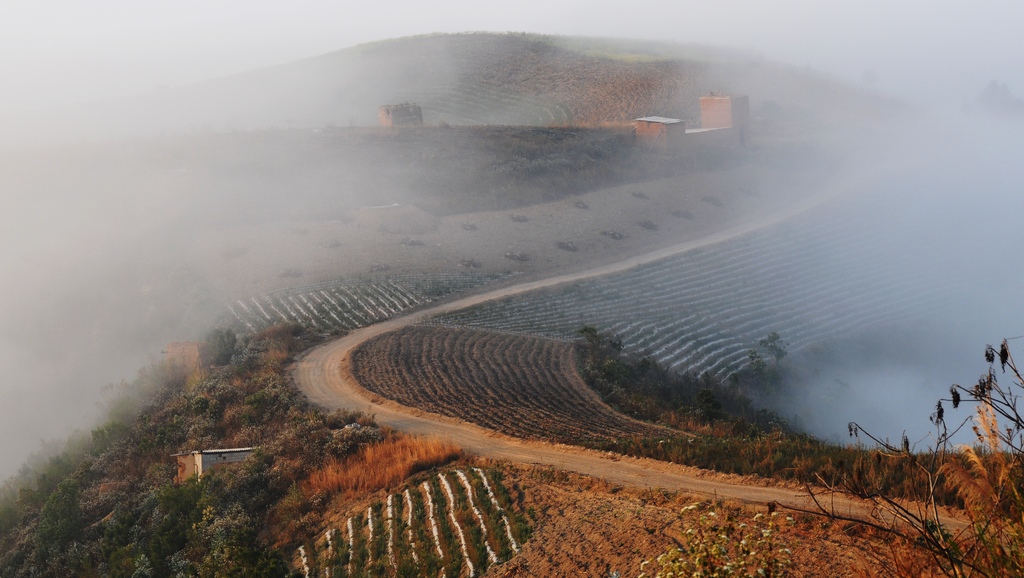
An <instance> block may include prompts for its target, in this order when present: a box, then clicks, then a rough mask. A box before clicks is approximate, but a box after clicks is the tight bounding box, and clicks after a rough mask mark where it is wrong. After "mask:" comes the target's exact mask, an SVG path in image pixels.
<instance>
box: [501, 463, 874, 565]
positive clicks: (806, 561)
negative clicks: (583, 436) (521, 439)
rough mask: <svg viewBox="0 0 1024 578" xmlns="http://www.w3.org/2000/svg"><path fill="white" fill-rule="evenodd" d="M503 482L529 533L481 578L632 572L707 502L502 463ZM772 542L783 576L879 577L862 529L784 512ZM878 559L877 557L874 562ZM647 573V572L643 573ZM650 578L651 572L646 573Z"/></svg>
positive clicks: (752, 512) (754, 509)
mask: <svg viewBox="0 0 1024 578" xmlns="http://www.w3.org/2000/svg"><path fill="white" fill-rule="evenodd" d="M504 470H505V472H506V475H505V483H506V485H508V486H509V487H511V488H514V491H516V492H518V493H519V494H521V495H522V500H523V504H524V506H525V507H526V508H527V509H530V508H532V509H533V511H534V512H535V519H534V521H533V523H534V533H533V536H532V537H531V539H530V540H529V541H528V542H526V543H525V544H524V545H523V550H522V552H521V553H520V554H518V555H517V556H516V557H514V558H513V559H512V560H510V561H509V562H507V563H505V564H502V565H500V566H495V567H493V568H491V569H490V570H489V571H488V573H487V574H486V576H489V577H491V576H493V577H502V578H511V577H514V576H593V577H595V578H597V577H600V578H605V577H607V576H608V575H609V572H611V571H618V572H619V573H620V574H621V575H622V576H637V575H639V574H640V572H641V570H640V564H641V563H643V561H644V560H653V559H655V558H657V556H659V555H660V554H663V553H664V552H665V551H666V550H667V549H668V548H669V547H672V546H675V545H678V544H679V540H680V538H681V535H682V533H683V532H684V531H685V530H686V528H689V527H692V526H693V525H694V524H696V523H697V518H698V517H699V510H697V511H688V512H683V508H684V507H686V506H688V505H691V504H694V503H698V502H700V503H703V504H710V503H712V502H714V501H715V500H709V499H708V498H707V497H697V496H693V495H689V494H686V493H676V492H665V491H652V490H650V489H643V488H630V487H628V486H626V487H624V486H619V485H615V484H610V483H608V482H606V481H604V480H601V479H598V478H592V477H589V476H581V475H577V474H572V473H567V472H562V471H557V470H551V469H548V468H539V467H528V466H513V465H506V466H505V467H504ZM718 504H719V505H717V507H716V511H717V512H718V514H719V515H725V514H726V513H728V512H731V513H733V514H735V515H737V516H738V517H739V518H742V519H743V520H745V521H747V522H748V523H753V518H754V516H756V515H757V514H758V513H760V514H765V515H767V513H768V512H767V509H766V508H765V507H764V506H751V505H743V504H739V503H735V502H721V501H719V502H718ZM775 522H776V525H777V538H778V543H779V544H780V545H783V546H785V547H788V548H789V549H790V550H791V551H792V559H793V567H792V568H791V573H790V574H789V575H790V576H793V577H795V578H802V577H821V576H828V577H834V578H839V577H853V576H876V575H881V569H880V568H879V566H878V565H877V564H876V563H875V562H876V561H881V560H884V556H885V555H886V554H887V553H888V548H887V546H886V544H885V542H884V540H883V539H882V537H880V536H877V535H874V534H871V533H868V532H866V531H864V530H862V529H857V528H852V527H850V526H847V525H844V524H841V523H836V522H829V521H827V520H824V519H822V518H818V517H814V516H806V515H795V516H792V521H789V520H787V515H786V514H785V512H780V514H779V515H778V516H776V518H775ZM879 556H881V557H882V558H879ZM646 570H648V572H649V573H651V572H650V571H651V568H650V567H648V568H646ZM652 574H653V573H652Z"/></svg>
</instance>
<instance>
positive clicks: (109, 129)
mask: <svg viewBox="0 0 1024 578" xmlns="http://www.w3.org/2000/svg"><path fill="white" fill-rule="evenodd" d="M709 91H719V92H723V91H724V92H728V91H734V92H746V93H749V94H751V95H752V96H753V101H752V106H753V107H754V108H755V110H760V107H761V106H762V105H763V104H765V103H767V104H768V107H767V108H766V109H765V110H766V111H767V112H768V113H770V114H772V115H780V114H781V115H784V116H787V115H788V116H789V117H803V118H806V117H814V116H819V117H820V116H828V117H834V116H836V115H837V114H838V115H841V116H849V115H852V116H854V117H863V116H865V115H868V116H875V115H877V114H880V113H881V112H882V111H883V110H885V109H886V108H887V107H891V106H892V105H891V103H888V102H885V101H884V100H883V99H880V98H878V97H874V96H870V95H866V94H863V93H860V92H859V91H856V90H854V89H851V88H849V87H846V86H843V85H840V84H839V83H836V82H833V81H831V80H829V79H827V78H823V77H821V76H820V75H817V74H815V73H813V72H811V71H807V70H798V69H795V68H792V67H788V66H783V65H779V64H775V63H771V62H767V61H763V60H761V59H759V58H756V57H752V56H749V55H740V54H736V53H731V52H726V51H715V50H710V49H702V50H698V49H695V48H694V47H688V46H683V45H675V44H667V43H661V44H659V43H639V42H628V41H617V40H597V39H577V38H564V37H548V36H539V35H527V34H491V33H476V34H445V35H429V36H415V37H408V38H400V39H393V40H385V41H379V42H374V43H370V44H363V45H358V46H354V47H351V48H346V49H343V50H339V51H337V52H332V53H328V54H324V55H322V56H318V57H315V58H309V59H305V60H300V61H297V62H293V63H289V64H284V65H279V66H274V67H269V68H264V69H258V70H253V71H249V72H245V73H241V74H237V75H233V76H228V77H224V78H219V79H213V80H210V81H206V82H201V83H197V84H194V85H189V86H185V87H180V88H173V89H172V88H161V89H156V90H154V91H152V92H149V93H144V94H140V95H135V96H131V97H127V98H123V99H117V100H111V101H105V102H101V103H93V104H88V105H82V106H77V107H70V108H67V109H64V110H59V111H46V112H45V113H42V114H40V115H38V116H37V117H35V118H33V117H31V116H25V117H19V118H10V119H4V120H5V124H7V125H8V126H9V127H11V130H10V131H5V132H7V137H8V138H7V139H5V141H6V142H0V145H8V146H9V145H10V144H11V143H12V142H17V141H13V140H11V139H20V141H21V142H33V141H35V142H46V141H51V140H66V139H68V138H74V139H79V138H83V137H89V138H96V137H111V136H129V135H151V134H163V133H182V132H186V133H194V132H210V131H231V130H254V129H263V128H269V127H278V128H282V127H323V126H326V125H336V126H367V125H375V124H376V122H377V118H376V114H377V107H378V106H379V105H381V104H386V103H395V102H403V101H410V102H416V103H418V104H420V105H421V106H422V108H423V114H424V120H425V122H427V123H428V124H431V123H432V124H436V123H439V122H446V123H449V124H469V125H473V124H505V125H536V126H549V125H566V124H575V125H597V124H603V123H620V122H626V121H630V120H632V119H634V118H637V117H639V116H643V115H649V114H660V115H667V116H678V117H681V118H688V119H692V120H697V118H698V116H699V115H698V114H697V113H698V111H697V108H696V106H697V97H698V96H700V95H701V94H704V93H707V92H709Z"/></svg>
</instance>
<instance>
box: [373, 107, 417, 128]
mask: <svg viewBox="0 0 1024 578" xmlns="http://www.w3.org/2000/svg"><path fill="white" fill-rule="evenodd" d="M377 119H378V120H379V121H380V125H381V126H423V109H421V108H420V107H419V106H418V105H415V104H385V105H384V106H382V107H380V108H378V109H377Z"/></svg>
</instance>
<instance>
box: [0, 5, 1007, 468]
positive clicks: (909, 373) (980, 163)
mask: <svg viewBox="0 0 1024 578" xmlns="http://www.w3.org/2000/svg"><path fill="white" fill-rule="evenodd" d="M367 6H368V7H365V8H355V7H354V5H353V4H352V3H338V2H326V1H313V0H300V1H297V2H290V3H279V2H268V1H263V0H261V1H258V2H252V1H247V2H241V1H236V0H231V1H226V2H216V3H208V2H197V1H195V0H185V1H179V2H164V1H160V2H144V3H140V2H128V1H124V0H97V1H95V2H90V3H81V2H72V1H70V0H63V1H59V0H44V1H40V2H22V1H20V0H16V1H13V2H4V3H2V4H0V78H2V79H3V81H2V83H3V84H2V86H3V90H0V123H3V124H2V125H0V126H2V127H4V128H0V133H3V134H0V144H2V145H3V147H2V148H3V150H4V151H5V152H4V156H3V157H2V158H0V177H2V180H0V187H2V188H0V199H2V203H3V207H4V210H3V211H2V212H0V279H2V284H0V375H2V377H0V456H2V457H3V458H4V459H3V460H0V464H2V465H0V477H6V476H8V475H10V474H12V473H14V471H15V469H16V464H18V463H20V462H21V461H22V459H23V458H24V457H25V456H27V455H28V454H29V453H31V452H33V451H35V450H36V449H37V448H39V446H40V440H49V439H54V438H60V437H63V436H65V435H66V434H67V433H68V432H69V431H70V430H71V429H73V428H81V427H88V426H89V425H90V423H92V420H94V419H95V417H96V416H97V415H98V413H99V407H100V405H101V403H102V402H101V399H100V398H99V396H98V392H99V390H100V388H101V387H102V386H103V385H105V384H107V383H111V382H117V381H120V380H122V379H125V380H130V379H131V378H132V377H133V376H134V374H135V371H136V369H138V368H139V367H140V366H141V365H143V364H145V363H146V362H147V360H149V359H153V358H157V357H159V355H160V349H161V345H162V344H165V343H167V342H169V341H174V340H184V339H194V338H198V337H199V336H201V334H202V331H204V330H205V329H206V328H207V326H208V323H209V319H210V318H211V316H213V315H216V314H220V313H222V312H223V306H222V305H223V301H222V297H223V296H224V295H225V294H226V292H228V291H229V289H228V288H225V287H223V286H221V285H219V284H218V280H217V279H215V278H211V277H209V276H207V275H205V274H203V273H201V272H199V271H198V270H197V269H196V267H195V266H193V264H192V263H190V261H189V260H187V259H186V260H180V259H177V258H172V257H171V256H170V255H178V256H180V255H183V254H184V255H188V254H190V253H189V252H190V251H191V252H193V253H192V254H193V255H194V256H198V255H199V254H200V253H201V252H202V248H201V247H200V248H196V247H188V248H187V249H181V247H184V246H185V245H186V244H187V241H188V240H189V239H191V238H192V237H194V236H195V235H196V234H197V231H198V229H199V226H198V225H197V223H199V222H200V221H201V222H202V224H203V225H204V226H206V227H209V226H210V225H211V224H215V223H217V222H218V219H223V220H231V219H237V218H238V215H240V214H242V215H245V217H246V219H248V220H249V221H260V220H266V219H268V215H274V216H277V217H281V215H287V214H288V213H287V211H298V212H301V209H296V208H295V206H296V205H301V204H302V202H303V200H304V199H305V200H308V199H314V198H315V199H322V198H325V197H326V196H327V195H328V194H335V193H337V196H338V197H339V198H341V200H338V199H337V198H336V199H334V200H335V201H336V203H337V205H338V206H342V205H344V204H345V203H346V202H348V201H349V200H351V203H357V200H358V201H359V202H362V201H365V200H367V199H356V198H355V197H354V196H353V197H351V199H349V198H347V197H345V196H344V195H345V194H347V192H338V191H334V190H328V189H327V188H325V187H324V186H322V185H323V183H324V182H328V180H329V178H328V177H330V175H311V176H310V177H309V179H308V182H305V183H303V186H302V187H299V189H301V191H302V194H299V193H297V192H296V191H295V190H293V189H291V188H288V189H287V191H285V193H283V194H280V195H277V194H275V191H276V190H277V189H275V186H277V185H278V184H279V183H277V182H276V181H275V180H274V179H275V173H274V172H273V167H272V166H269V165H272V164H273V163H267V165H268V166H269V168H268V166H261V167H258V168H260V169H261V171H262V172H246V171H249V170H250V169H252V168H253V167H252V163H250V164H246V163H245V162H239V163H237V166H235V165H233V164H232V161H231V160H230V159H228V161H227V162H223V163H221V164H220V165H218V167H221V168H222V167H224V166H231V167H234V168H236V169H237V170H238V174H233V175H225V174H217V175H216V178H217V179H221V180H220V181H217V183H218V186H214V187H210V188H205V187H207V185H208V183H209V181H203V180H201V179H198V178H193V176H192V174H191V173H189V172H187V171H185V170H182V169H181V167H182V166H185V165H188V162H186V160H188V159H185V157H186V156H187V155H188V154H190V153H183V152H182V151H183V150H185V151H187V150H189V147H188V146H187V145H183V146H178V147H177V148H174V147H170V148H167V149H166V150H165V149H160V148H159V147H157V148H156V149H154V150H156V151H158V153H153V155H152V156H147V157H145V158H140V157H138V156H136V155H137V154H143V153H139V152H138V151H134V150H132V146H131V144H128V145H124V144H123V143H122V144H117V143H114V144H109V143H101V144H100V146H101V147H108V148H104V149H103V152H102V153H96V155H97V156H96V157H93V156H92V154H93V153H92V152H89V151H87V150H86V149H83V148H82V147H81V146H80V142H81V141H83V140H90V139H89V135H88V134H86V133H82V132H77V133H74V138H73V139H72V140H73V142H62V141H61V140H60V138H61V137H60V133H59V131H58V132H53V133H52V135H56V136H52V138H50V136H48V137H47V138H45V139H40V138H38V137H39V135H38V134H35V133H33V132H32V127H33V126H42V125H43V124H45V123H46V121H47V119H49V118H56V117H60V118H63V117H64V116H67V115H68V114H71V113H69V112H68V111H69V110H72V111H73V110H86V109H78V108H75V107H77V106H79V105H81V104H82V103H92V102H97V103H100V106H102V107H103V109H104V110H117V109H119V108H120V107H121V106H122V103H134V104H132V106H136V105H137V104H138V102H143V101H138V100H132V98H134V97H133V95H137V94H139V93H146V94H148V95H150V96H152V95H158V96H159V95H160V94H164V93H165V92H164V89H165V88H166V87H173V88H179V87H185V89H184V90H183V92H180V93H172V96H171V98H178V97H179V96H181V95H185V96H188V95H191V94H197V93H198V92H199V89H194V87H192V88H189V87H190V86H192V85H194V84H195V83H199V82H202V81H206V80H209V79H216V78H220V77H223V76H228V75H235V74H239V73H243V72H246V71H251V70H254V69H262V68H265V67H270V66H274V65H280V64H284V63H289V62H292V61H295V60H299V59H303V58H310V57H314V56H317V55H321V54H325V53H329V52H332V51H336V50H340V49H342V48H346V47H349V46H352V45H355V44H358V43H363V42H371V41H375V40H381V39H387V38H393V37H399V36H407V35H414V34H427V33H432V32H462V31H474V30H487V31H526V32H536V33H543V34H558V35H586V36H606V37H616V38H637V39H652V40H665V41H672V42H681V43H698V44H711V45H715V46H722V47H731V48H736V49H738V50H739V51H742V52H743V53H748V54H750V55H751V56H750V58H751V59H770V60H774V61H781V62H786V63H789V64H791V65H794V66H796V67H799V68H803V67H808V68H810V69H813V70H814V71H817V72H821V73H823V74H825V75H828V76H831V77H833V78H835V79H838V80H840V81H842V82H845V83H847V84H850V85H853V86H855V87H857V88H858V89H861V90H864V91H866V92H869V93H877V94H881V95H893V96H895V97H897V98H899V99H902V100H903V101H905V102H907V103H909V105H910V106H911V107H912V108H911V109H909V110H914V111H915V112H914V113H913V115H915V116H917V118H918V122H919V123H920V124H916V125H914V126H916V127H918V128H920V127H926V128H925V129H924V130H923V131H922V132H921V133H919V134H913V135H910V136H904V137H901V138H900V139H893V141H892V142H896V143H902V144H899V145H898V146H895V147H894V149H893V150H892V152H891V153H890V154H892V155H897V156H900V155H902V156H905V158H906V161H907V162H906V165H907V166H910V167H913V170H912V171H911V173H910V174H905V175H903V176H901V177H900V180H896V181H892V182H887V183H885V184H884V186H888V187H903V188H904V189H907V190H900V191H896V190H894V191H893V193H892V194H893V195H902V194H907V195H909V196H911V197H913V199H914V202H916V203H921V204H922V210H920V211H908V212H907V213H906V214H905V219H906V222H905V227H906V228H907V231H908V232H909V236H913V231H917V230H920V231H921V235H922V236H923V238H927V239H933V240H934V243H935V245H934V247H930V248H929V250H927V251H925V252H924V253H923V254H922V260H923V261H924V262H925V263H926V268H927V269H928V270H929V271H931V272H934V271H935V270H936V269H941V268H942V267H944V266H948V268H949V270H948V278H949V283H950V284H953V285H956V286H957V287H958V288H961V289H962V290H963V291H964V301H963V305H962V307H956V308H955V309H954V310H951V311H949V312H948V313H949V315H948V316H946V317H944V318H941V319H934V320H927V321H921V322H920V323H918V324H917V325H914V326H913V327H908V328H906V330H907V333H906V336H907V337H912V338H914V339H915V342H914V343H911V344H907V346H906V355H892V356H891V357H888V358H886V359H887V364H885V365H881V366H878V367H874V368H871V369H870V370H865V371H860V369H863V368H861V367H859V366H858V365H857V363H856V359H853V360H851V359H846V360H844V361H842V362H841V363H839V362H837V364H836V366H835V367H831V366H830V367H826V368H823V369H822V372H821V374H820V376H818V377H817V378H813V379H811V378H809V379H808V381H807V387H808V388H809V391H813V392H817V393H815V394H813V395H808V396H807V397H806V399H808V400H815V399H816V398H815V397H814V396H815V395H820V396H821V404H820V406H818V405H815V406H813V407H793V408H789V409H790V410H791V411H792V413H793V414H796V415H798V416H800V418H801V419H802V420H803V423H804V424H805V425H806V426H807V427H809V428H811V429H812V430H813V431H816V432H818V433H822V434H823V435H832V434H834V433H835V429H836V428H834V427H832V426H834V425H835V424H836V423H841V424H842V426H841V428H844V427H845V423H846V421H851V420H855V421H860V422H862V423H864V425H865V426H867V427H869V428H874V429H875V430H876V431H882V432H883V433H884V435H898V433H899V432H893V431H892V430H891V429H887V428H891V426H892V421H893V420H897V419H908V420H911V421H915V422H918V423H926V420H927V413H928V412H929V411H930V407H931V406H932V405H933V404H934V398H935V397H936V396H937V395H941V394H942V392H944V391H945V389H946V388H947V387H948V385H949V383H951V382H953V381H959V382H971V381H973V380H974V379H976V377H977V375H976V374H977V373H980V372H981V371H982V370H983V363H982V358H981V352H982V349H983V347H984V345H985V344H987V343H996V342H997V341H998V340H999V339H1001V338H1002V337H1006V336H1014V335H1020V334H1024V316H1022V313H1024V307H1021V306H1020V303H1021V300H1020V295H1021V294H1022V292H1021V289H1022V283H1021V280H1022V278H1024V275H1021V273H1020V272H1019V270H1017V269H1015V265H1016V264H1017V262H1018V261H1019V256H1018V255H1016V254H1015V249H1017V248H1019V247H1021V246H1024V243H1022V238H1021V236H1020V226H1019V222H1016V221H1015V219H1018V218H1019V216H1020V215H1022V214H1024V211H1022V209H1024V206H1022V205H1021V201H1020V199H1021V198H1022V197H1021V195H1020V190H1021V183H1022V182H1024V172H1022V169H1021V168H1020V164H1019V162H1020V161H1019V159H1020V158H1021V155H1022V153H1024V138H1022V136H1021V135H1024V120H1022V117H1021V116H1019V115H1018V116H1016V117H1014V116H990V115H988V114H987V113H985V112H984V111H982V110H981V109H982V108H983V106H981V105H980V104H979V98H980V95H981V94H982V91H983V90H985V88H986V87H987V86H988V85H989V83H990V82H991V81H993V80H994V81H998V82H999V83H1005V85H1006V88H1007V89H1008V90H1009V91H1010V93H1012V95H1013V96H1015V97H1016V98H1018V99H1019V98H1021V97H1024V35H1021V34H1020V33H1019V30H1018V29H1019V23H1020V22H1022V21H1024V5H1022V4H1020V3H1016V2H1008V1H1003V2H999V1H994V0H986V1H983V2H975V3H971V4H969V5H968V4H966V3H953V2H940V3H936V2H928V1H924V0H913V1H908V2H901V3H896V4H894V3H891V2H882V1H881V0H868V1H861V2H841V3H834V2H833V3H822V2H812V1H797V0H781V1H777V2H759V1H755V0H744V1H736V2H726V3H709V2H688V1H686V2H667V1H664V2H656V1H641V2H633V3H626V4H623V3H612V2H608V1H604V0H602V1H600V2H582V1H573V2H556V3H551V2H534V1H532V0H525V1H521V2H513V3H505V4H502V5H501V6H500V7H496V6H495V5H493V4H489V3H480V2H464V1H448V2H435V3H430V4H425V3H422V2H410V1H406V0H400V1H396V2H390V3H388V4H387V5H386V7H369V5H367ZM310 70H313V69H312V68H311V69H310ZM306 72H307V73H309V74H315V73H316V71H315V70H313V72H309V71H308V70H307V71H306ZM258 77H259V73H257V74H256V75H253V76H250V77H246V78H253V79H256V80H258ZM331 81H332V82H343V81H339V80H338V79H331ZM274 88H275V89H277V90H281V91H286V90H287V87H274ZM189 91H192V92H189ZM268 92H273V91H270V90H268ZM268 98H270V97H268ZM146 102H150V101H146ZM154 102H155V100H154ZM90 106H91V105H90ZM126 106H127V105H126ZM1022 106H1024V105H1022ZM88 110H92V109H88ZM242 112H243V113H244V112H245V111H242ZM240 114H241V113H240ZM294 117H295V118H296V119H298V120H297V121H296V125H297V126H302V118H303V111H301V110H299V111H294ZM127 118H129V119H131V118H133V117H131V116H128V117H127ZM90 120H93V119H85V120H84V121H83V124H82V126H89V125H88V122H87V121H90ZM15 127H17V128H16V129H15ZM172 128H174V127H172ZM181 128H182V132H184V133H187V134H188V133H190V131H191V133H194V132H197V131H196V127H191V126H188V127H181ZM207 128H208V127H207ZM222 128H225V127H224V124H222V125H220V126H217V127H214V129H217V130H219V129H222ZM228 128H230V127H228ZM274 128H280V126H279V125H276V124H275V126H274ZM918 128H915V129H913V130H915V131H916V130H918ZM50 129H52V127H49V128H48V129H47V130H50ZM128 132H129V134H130V130H129V131H128ZM154 132H156V131H154V130H153V129H152V128H151V127H149V128H147V129H146V130H144V131H142V132H141V133H139V134H134V135H133V137H137V138H142V139H146V138H155V137H154ZM169 132H172V133H173V132H174V131H173V130H171V131H169ZM226 132H229V131H226ZM69 134H70V133H69ZM48 135H50V133H48ZM943 139H948V142H941V141H942V140H943ZM937 141H940V142H937ZM19 144H25V146H24V147H19ZM44 145H45V146H44ZM118 147H122V148H118ZM21 149H25V150H21ZM147 150H148V149H147ZM161 151H162V152H161ZM151 152H152V151H151ZM164 153H166V154H165V156H159V154H164ZM146 154H149V153H146ZM194 154H195V155H196V156H200V153H194ZM296 157H298V153H296ZM194 160H195V159H194V158H193V159H191V161H194ZM190 166H197V165H196V164H195V163H193V164H192V165H190ZM344 168H345V167H342V168H339V169H338V170H339V171H341V170H343V169H344ZM915 171H916V172H915ZM156 174H159V178H155V177H154V175H156ZM321 177H322V178H321ZM153 183H159V184H158V185H154V184H153ZM204 183H205V184H204ZM372 192H373V193H374V194H376V193H378V192H379V191H372ZM214 193H216V194H214ZM364 194H366V195H369V194H370V193H364ZM881 194H882V195H883V196H884V191H883V192H882V193H881ZM218 195H220V196H218ZM246 195H252V196H251V197H246ZM296 195H298V196H296ZM303 195H305V196H303ZM389 200H390V198H389ZM878 210H879V211H884V210H885V207H884V206H879V207H878ZM284 220H285V221H287V219H284ZM169 247H175V248H177V249H180V250H177V249H176V251H168V248H169ZM930 249H934V250H930ZM948 251H952V252H953V253H955V255H952V256H951V257H950V258H949V259H948V260H944V258H943V255H944V252H948ZM197 258H198V257H197ZM1015 259H1016V261H1015ZM224 261H225V262H227V261H228V257H225V258H224ZM154 280H155V281H154ZM97 317H102V318H103V319H104V320H105V322H104V323H103V324H97V323H96V322H95V319H96V318H97ZM922 336H927V337H928V339H927V340H925V339H923V338H922ZM901 337H902V335H901ZM837 343H838V346H840V347H849V348H850V350H851V351H855V352H856V351H859V350H858V349H857V348H861V347H866V346H865V345H864V343H865V341H864V339H859V336H851V341H849V342H837ZM929 352H933V353H934V354H935V357H931V356H929V355H928V353H929ZM875 353H877V352H874V353H873V352H870V351H865V352H864V355H865V356H868V355H869V354H870V355H871V356H873V358H875V359H877V358H878V356H877V355H875ZM815 379H817V381H815ZM840 382H842V383H844V384H846V385H841V386H838V387H833V385H834V384H838V383H840ZM851 392H852V393H851ZM880 398H882V399H886V400H887V403H885V404H884V405H879V404H878V403H877V400H878V399H880ZM821 407H826V408H829V410H828V412H827V413H824V414H823V413H822V412H821V409H820V408H821ZM840 408H842V413H839V409H840ZM880 408H882V409H880ZM833 410H834V411H833ZM841 428H840V429H841Z"/></svg>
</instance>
